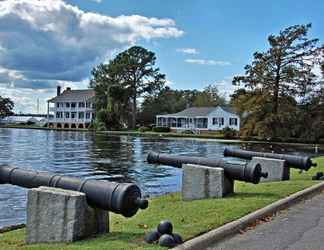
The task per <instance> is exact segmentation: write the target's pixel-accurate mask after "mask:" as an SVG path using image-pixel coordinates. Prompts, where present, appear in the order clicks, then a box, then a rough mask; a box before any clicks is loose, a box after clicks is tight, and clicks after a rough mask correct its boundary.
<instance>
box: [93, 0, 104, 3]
mask: <svg viewBox="0 0 324 250" xmlns="http://www.w3.org/2000/svg"><path fill="white" fill-rule="evenodd" d="M91 1H93V2H96V3H101V2H102V0H91Z"/></svg>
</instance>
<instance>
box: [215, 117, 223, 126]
mask: <svg viewBox="0 0 324 250" xmlns="http://www.w3.org/2000/svg"><path fill="white" fill-rule="evenodd" d="M213 125H219V126H223V125H224V117H214V118H213Z"/></svg>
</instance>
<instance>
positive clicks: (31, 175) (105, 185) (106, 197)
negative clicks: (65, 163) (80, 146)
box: [0, 166, 148, 217]
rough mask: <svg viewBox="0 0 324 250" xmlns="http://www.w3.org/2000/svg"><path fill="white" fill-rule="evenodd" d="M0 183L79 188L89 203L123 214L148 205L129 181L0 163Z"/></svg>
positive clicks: (29, 186)
mask: <svg viewBox="0 0 324 250" xmlns="http://www.w3.org/2000/svg"><path fill="white" fill-rule="evenodd" d="M0 184H12V185H17V186H21V187H25V188H36V187H40V186H47V187H56V188H62V189H67V190H73V191H79V192H82V193H85V195H86V197H87V201H88V203H89V205H90V206H93V207H97V208H101V209H104V210H108V211H111V212H114V213H117V214H122V215H123V216H125V217H131V216H133V215H135V214H136V212H137V211H138V209H145V208H147V207H148V201H147V200H145V199H142V198H141V190H140V189H139V187H138V186H136V185H135V184H132V183H117V182H109V181H106V180H93V179H92V180H82V179H79V178H77V177H68V176H62V175H57V174H49V173H45V172H37V171H31V170H23V169H20V168H16V167H10V166H0Z"/></svg>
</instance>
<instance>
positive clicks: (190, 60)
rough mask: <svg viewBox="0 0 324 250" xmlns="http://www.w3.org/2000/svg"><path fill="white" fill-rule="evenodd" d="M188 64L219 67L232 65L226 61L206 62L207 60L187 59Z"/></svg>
mask: <svg viewBox="0 0 324 250" xmlns="http://www.w3.org/2000/svg"><path fill="white" fill-rule="evenodd" d="M185 62H186V63H191V64H199V65H217V66H229V65H232V64H231V63H230V62H226V61H216V60H206V59H191V58H190V59H186V60H185Z"/></svg>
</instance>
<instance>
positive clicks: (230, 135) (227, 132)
mask: <svg viewBox="0 0 324 250" xmlns="http://www.w3.org/2000/svg"><path fill="white" fill-rule="evenodd" d="M222 133H223V135H224V139H234V138H237V137H238V132H237V131H236V130H235V129H232V128H229V127H226V128H224V129H223V130H222Z"/></svg>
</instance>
